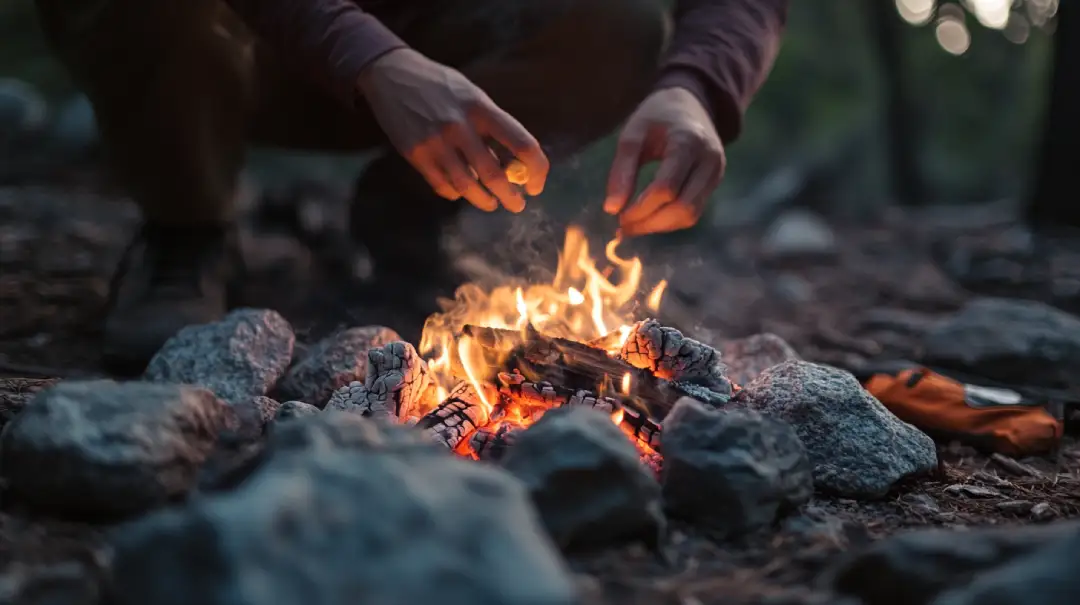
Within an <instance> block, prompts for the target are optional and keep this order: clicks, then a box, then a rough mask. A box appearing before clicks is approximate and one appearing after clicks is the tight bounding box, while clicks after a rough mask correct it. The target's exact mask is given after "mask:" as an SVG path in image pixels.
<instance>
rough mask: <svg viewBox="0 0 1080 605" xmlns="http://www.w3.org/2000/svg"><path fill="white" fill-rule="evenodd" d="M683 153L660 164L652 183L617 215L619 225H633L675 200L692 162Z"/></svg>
mask: <svg viewBox="0 0 1080 605" xmlns="http://www.w3.org/2000/svg"><path fill="white" fill-rule="evenodd" d="M687 156H688V154H686V153H684V152H675V153H672V154H670V155H668V156H666V157H665V158H664V159H663V161H661V162H660V168H658V169H657V171H656V176H655V177H654V178H653V181H652V182H651V183H649V185H648V186H647V187H646V188H645V190H644V191H642V192H641V195H639V196H638V198H637V199H636V200H634V203H632V204H630V205H629V206H627V207H626V209H625V210H623V212H622V214H620V215H619V223H620V224H627V223H635V222H638V221H641V220H642V219H644V218H645V217H647V216H649V215H651V214H653V213H655V212H656V211H657V210H659V209H660V207H661V206H663V205H664V204H667V203H668V202H670V201H672V200H674V199H676V197H677V196H678V194H679V191H681V190H682V187H683V184H684V183H685V182H686V178H687V175H689V174H690V170H691V168H692V166H693V162H692V161H691V160H689V158H688V157H687Z"/></svg>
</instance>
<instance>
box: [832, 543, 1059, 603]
mask: <svg viewBox="0 0 1080 605" xmlns="http://www.w3.org/2000/svg"><path fill="white" fill-rule="evenodd" d="M1077 529H1080V525H1077V524H1076V523H1058V524H1055V525H1045V526H1028V527H1007V528H992V529H980V530H977V531H971V532H958V531H955V530H938V529H935V530H922V531H914V532H910V533H906V534H900V535H898V536H894V537H892V538H888V539H886V540H883V541H881V542H877V543H876V544H874V545H872V546H871V547H869V548H867V549H866V550H863V551H862V552H858V553H855V554H853V555H850V556H848V557H846V558H844V559H843V560H841V561H840V562H839V563H838V564H837V565H836V566H834V567H833V568H831V569H829V570H827V571H826V572H825V573H824V574H823V576H822V578H821V579H822V583H823V584H826V585H829V586H831V587H832V588H833V590H835V591H836V592H837V593H839V594H841V595H845V596H852V597H857V598H859V599H861V601H862V603H864V604H865V605H900V604H903V605H923V604H926V603H930V602H931V601H933V600H934V599H935V598H936V597H937V596H939V595H941V594H942V593H944V592H946V591H947V590H949V589H950V588H953V587H960V586H965V585H967V584H968V583H969V582H971V579H972V577H976V576H978V575H979V574H983V575H985V576H988V577H990V576H997V575H998V574H999V571H998V570H999V568H1001V567H1002V566H1003V565H1006V564H1007V563H1010V562H1012V561H1017V560H1020V559H1023V558H1024V557H1025V556H1027V555H1029V554H1031V553H1035V552H1041V551H1042V549H1044V548H1047V547H1049V546H1051V545H1053V544H1056V543H1059V542H1062V541H1066V540H1068V537H1069V536H1072V535H1076V532H1077ZM1076 556H1077V555H1074V556H1073V557H1072V558H1070V559H1066V560H1064V561H1063V562H1068V563H1070V564H1074V562H1075V560H1076ZM1074 575H1075V574H1074ZM1028 595H1029V596H1031V595H1032V593H1031V592H1030V587H1029V592H1028ZM1021 602H1024V603H1027V602H1038V603H1042V602H1043V601H1041V600H1037V599H1036V600H1035V601H1017V603H1021ZM943 605H944V604H943Z"/></svg>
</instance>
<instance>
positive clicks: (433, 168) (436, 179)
mask: <svg viewBox="0 0 1080 605" xmlns="http://www.w3.org/2000/svg"><path fill="white" fill-rule="evenodd" d="M406 159H407V160H408V161H409V163H410V164H412V166H413V168H415V169H416V171H417V172H419V173H420V175H421V176H423V177H424V180H425V181H427V183H428V184H429V185H431V188H432V189H433V190H434V191H435V193H436V194H438V195H439V196H440V197H444V198H446V199H448V200H450V201H454V200H458V199H461V192H460V191H458V189H457V188H456V187H454V184H453V183H451V182H450V179H449V178H447V175H446V173H445V172H444V170H443V167H442V166H441V165H440V164H439V162H438V161H437V160H436V159H435V156H433V155H432V154H431V153H429V152H427V151H426V150H425V151H416V152H414V153H412V154H410V156H409V157H407V158H406Z"/></svg>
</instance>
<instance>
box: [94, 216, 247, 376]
mask: <svg viewBox="0 0 1080 605" xmlns="http://www.w3.org/2000/svg"><path fill="white" fill-rule="evenodd" d="M239 258H240V252H239V244H238V242H237V237H236V233H235V231H234V229H233V228H232V227H217V226H214V227H198V228H177V227H166V226H162V225H153V224H147V225H144V226H143V228H142V229H141V230H140V232H139V233H138V235H136V236H135V239H134V240H133V241H132V243H131V245H130V246H129V247H128V249H127V251H126V252H125V253H124V257H123V259H122V260H121V261H120V266H119V268H118V269H117V272H116V275H115V276H114V277H113V282H112V286H111V290H110V293H109V311H108V315H107V316H106V318H105V330H104V343H103V347H102V349H103V350H102V356H103V361H104V363H105V366H106V368H107V369H109V370H110V371H112V372H115V373H118V374H125V375H134V374H139V373H141V372H142V371H143V370H144V369H145V368H146V364H147V363H149V361H150V359H151V358H152V357H153V356H154V354H155V353H157V351H158V350H159V349H160V348H161V346H162V345H163V344H165V341H166V340H168V339H169V338H170V337H172V336H173V335H174V334H176V333H177V332H178V331H179V330H180V329H181V328H183V327H185V326H188V325H193V324H204V323H210V322H213V321H217V320H219V319H221V318H222V317H223V316H224V315H225V313H226V311H227V310H228V298H229V296H228V287H229V284H230V282H231V279H232V277H233V274H234V272H235V271H237V270H238V269H239V267H240V262H239Z"/></svg>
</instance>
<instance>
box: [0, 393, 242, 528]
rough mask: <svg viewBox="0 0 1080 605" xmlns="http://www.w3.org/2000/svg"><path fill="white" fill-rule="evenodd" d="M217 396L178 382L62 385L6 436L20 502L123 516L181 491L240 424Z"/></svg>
mask: <svg viewBox="0 0 1080 605" xmlns="http://www.w3.org/2000/svg"><path fill="white" fill-rule="evenodd" d="M230 412H231V410H229V409H228V408H227V407H226V405H225V404H224V403H222V402H221V401H219V400H218V398H217V397H215V396H214V394H213V393H211V392H210V391H207V390H205V389H199V388H195V387H189V386H181V385H158V384H147V383H137V382H132V383H117V382H112V381H108V380H102V381H89V382H63V383H60V384H57V385H56V386H54V387H51V388H49V389H46V390H44V391H42V392H41V393H40V394H39V395H38V396H37V397H36V398H35V399H34V400H33V401H32V402H30V403H29V404H28V405H27V406H26V409H25V410H23V412H22V413H21V414H19V415H18V416H17V417H16V418H15V419H14V420H13V421H12V422H11V423H10V424H8V426H7V427H5V429H4V432H3V435H2V436H0V476H2V477H3V480H4V482H5V483H6V485H7V492H6V495H7V496H9V497H10V498H11V499H12V500H13V501H15V502H17V503H19V504H22V505H25V506H27V507H29V508H32V509H33V510H34V511H35V512H43V513H44V512H47V513H52V514H57V515H61V516H65V517H73V518H87V517H95V518H96V517H125V516H130V515H137V514H140V513H144V512H146V511H149V510H151V509H154V508H156V507H159V506H161V505H164V504H166V503H167V502H169V501H171V500H175V499H178V498H181V497H183V496H184V495H185V494H187V492H188V491H189V490H190V489H191V488H192V487H194V485H195V481H196V476H197V473H198V469H199V466H200V465H202V463H203V462H204V461H205V460H206V459H207V457H208V455H209V454H210V452H211V451H212V450H213V448H214V444H215V442H216V440H217V438H218V434H219V433H220V432H221V431H222V430H223V429H225V428H226V427H227V425H228V424H229V423H230V422H231V421H232V420H234V418H233V416H232V415H231V414H230Z"/></svg>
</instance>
